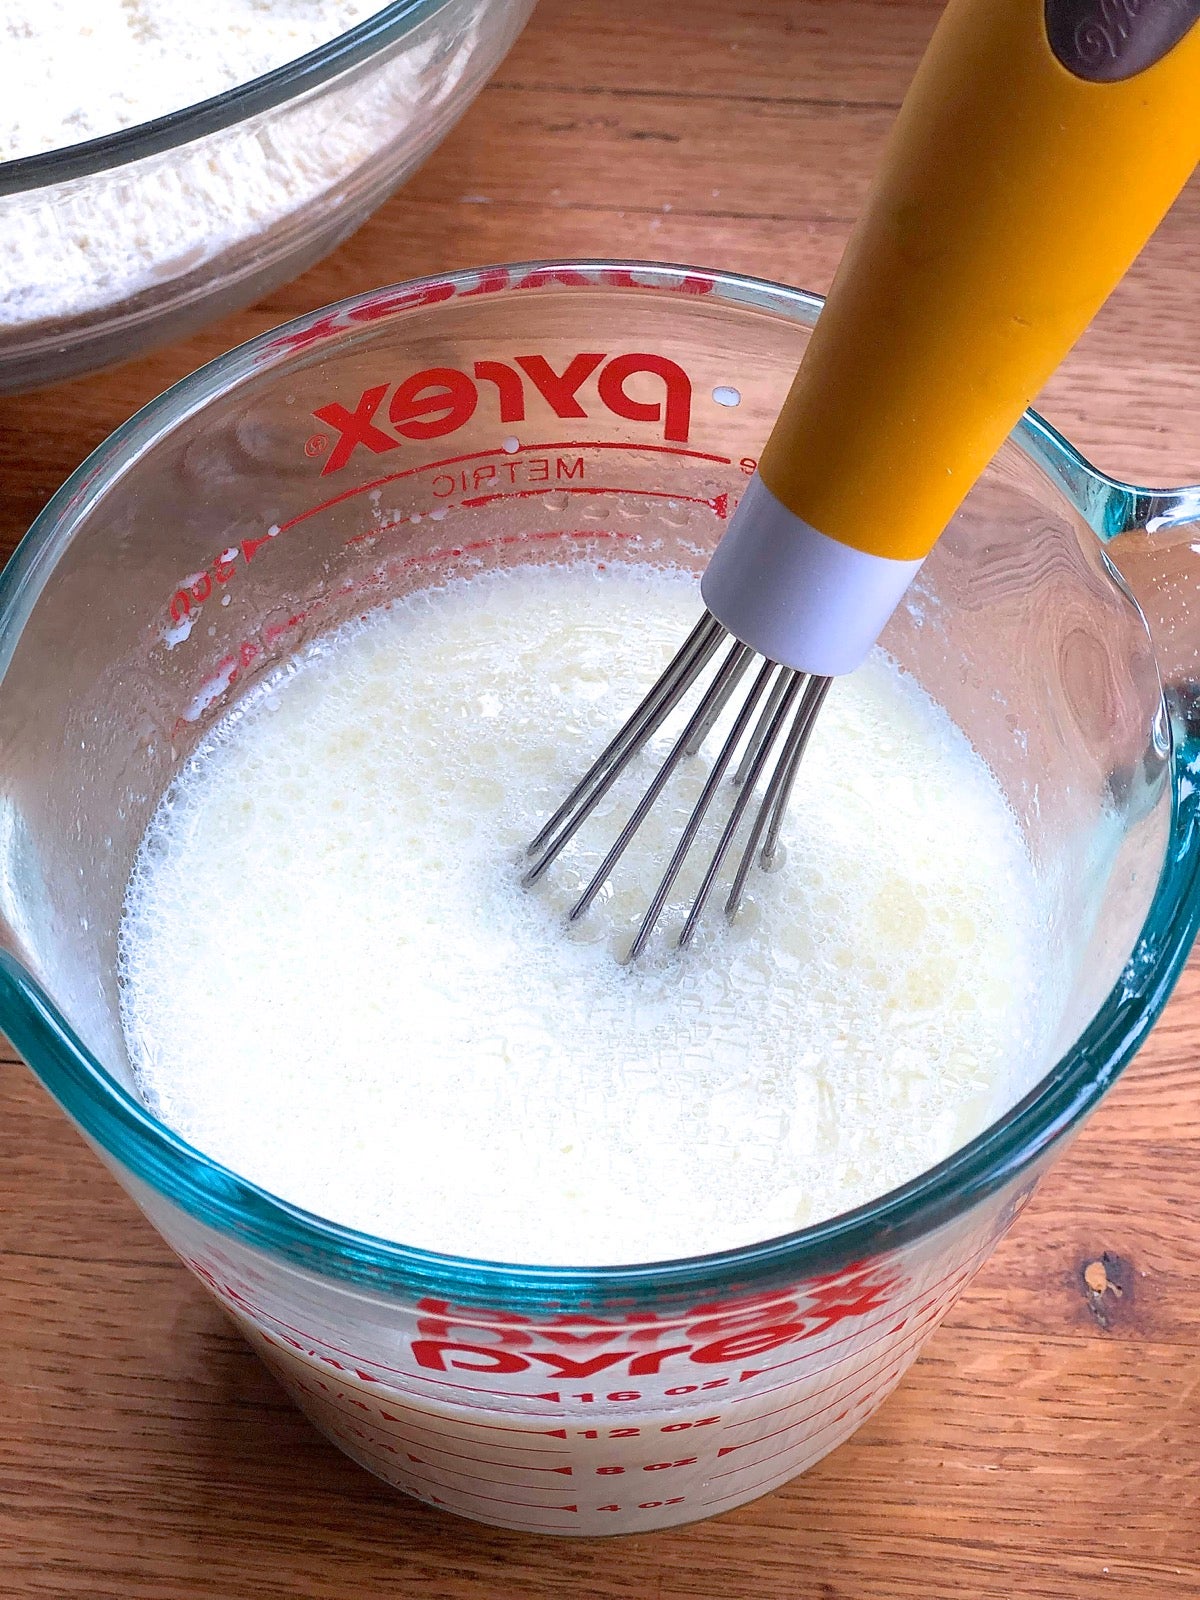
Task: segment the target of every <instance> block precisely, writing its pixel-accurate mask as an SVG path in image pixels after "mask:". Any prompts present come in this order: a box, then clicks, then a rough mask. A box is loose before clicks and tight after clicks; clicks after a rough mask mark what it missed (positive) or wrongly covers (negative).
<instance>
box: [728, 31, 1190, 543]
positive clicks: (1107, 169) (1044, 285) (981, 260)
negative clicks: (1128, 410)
mask: <svg viewBox="0 0 1200 1600" xmlns="http://www.w3.org/2000/svg"><path fill="white" fill-rule="evenodd" d="M1156 7H1157V8H1158V9H1159V11H1161V12H1162V13H1163V17H1162V18H1161V19H1160V20H1161V26H1160V33H1161V28H1162V27H1170V26H1171V17H1170V16H1168V15H1166V13H1168V12H1170V13H1172V14H1173V15H1174V16H1175V17H1176V18H1177V19H1178V20H1177V21H1176V23H1175V28H1176V31H1178V29H1179V28H1181V27H1182V28H1184V29H1186V31H1185V32H1184V33H1183V36H1182V37H1181V38H1179V39H1178V40H1177V41H1176V42H1174V43H1173V44H1170V42H1169V38H1168V39H1167V40H1166V41H1164V40H1162V39H1161V38H1160V39H1159V40H1158V41H1157V45H1156V42H1155V41H1154V40H1150V41H1149V44H1148V45H1146V44H1143V47H1142V54H1145V52H1146V49H1147V48H1151V49H1153V48H1156V47H1157V48H1161V46H1162V43H1163V42H1167V43H1168V46H1169V47H1168V48H1167V49H1166V53H1165V54H1162V55H1160V57H1159V59H1157V60H1154V61H1152V62H1151V64H1149V65H1147V66H1145V67H1144V68H1143V69H1142V70H1140V71H1135V72H1134V73H1133V75H1132V76H1128V77H1123V78H1118V79H1117V80H1116V81H1096V78H1095V76H1085V75H1082V74H1083V73H1085V72H1089V71H1090V72H1091V73H1095V72H1096V71H1101V72H1103V71H1104V70H1105V69H1106V68H1107V70H1108V71H1109V72H1110V73H1111V72H1113V71H1119V70H1120V69H1121V66H1122V49H1123V47H1124V48H1125V50H1126V54H1127V56H1128V55H1129V54H1133V55H1134V56H1135V57H1136V47H1137V43H1138V40H1137V37H1136V28H1137V27H1138V26H1142V27H1145V26H1147V24H1146V23H1145V20H1144V18H1145V14H1146V13H1149V12H1154V11H1155V9H1156ZM1198 11H1200V7H1197V6H1189V3H1188V0H1075V3H1074V4H1072V3H1070V0H1064V3H1056V0H950V4H949V5H948V6H947V8H946V11H945V14H944V15H943V17H942V19H941V22H940V24H939V26H938V28H937V31H936V33H935V35H934V38H933V41H932V43H931V45H930V47H929V50H928V53H927V54H926V56H925V58H924V60H923V61H922V63H921V66H920V69H919V71H918V73H917V76H916V78H915V80H914V82H913V85H912V88H911V89H910V91H909V94H908V96H907V97H906V99H905V101H904V105H903V108H902V110H901V112H900V115H899V118H898V120H897V122H896V125H895V128H894V130H893V132H892V134H891V137H890V139H889V142H888V145H887V148H886V151H885V153H884V157H883V162H882V166H881V168H880V170H879V173H878V176H877V177H876V180H875V183H874V186H873V188H872V190H871V194H870V197H869V200H868V202H867V206H866V209H865V211H864V213H863V215H862V217H861V219H860V221H859V223H858V225H857V226H856V228H855V230H854V233H853V235H852V237H851V240H850V243H849V246H848V247H847V250H846V253H845V256H844V257H843V260H842V263H841V266H840V268H839V270H838V273H837V276H836V278H835V280H834V284H833V288H832V290H831V292H830V295H829V300H828V304H827V307H826V309H825V311H824V313H823V314H822V316H821V318H820V321H819V324H818V326H817V328H816V330H815V331H814V333H813V336H812V340H811V342H810V344H809V347H808V350H807V352H806V354H805V357H804V361H803V363H802V366H801V369H800V371H799V373H798V375H797V377H796V380H795V383H794V384H793V387H792V389H791V392H790V394H789V395H788V398H787V402H786V404H785V405H784V407H783V411H782V413H781V415H780V417H779V420H778V422H777V424H776V426H775V429H774V431H773V432H772V434H771V437H770V441H769V443H768V444H767V446H766V449H765V450H764V452H763V455H762V458H761V462H760V467H759V470H760V473H761V476H762V478H763V481H764V482H765V484H766V485H767V486H768V488H770V489H771V490H772V491H773V493H774V495H775V496H776V498H777V499H778V500H780V501H781V502H782V503H783V505H785V506H786V507H788V508H789V509H790V510H791V511H793V512H794V513H795V514H796V515H797V516H799V517H801V518H803V519H804V521H805V522H806V523H808V524H809V525H811V526H812V527H814V528H817V529H819V530H820V531H821V533H823V534H825V535H826V536H827V537H829V538H832V539H835V540H838V541H840V542H842V543H844V544H847V545H850V546H852V547H854V548H855V549H858V550H861V551H866V552H870V553H873V554H876V555H881V556H886V557H890V558H892V559H896V560H902V561H908V560H912V559H916V558H920V557H922V556H924V555H925V554H926V553H927V552H928V551H929V549H930V548H931V547H932V545H933V543H934V541H935V540H936V539H937V537H938V535H939V534H940V533H941V531H942V529H943V528H944V527H945V525H946V524H947V522H948V521H949V520H950V518H951V516H952V515H953V514H954V512H955V510H956V509H957V507H958V505H959V503H960V502H961V500H962V498H963V496H964V495H965V494H966V492H967V491H968V489H969V488H970V487H971V485H972V484H973V483H974V481H975V479H976V478H977V477H978V476H979V474H980V473H981V472H982V471H983V469H984V467H985V466H986V465H987V463H988V461H989V460H990V459H991V457H992V456H993V455H994V454H995V452H996V451H997V450H998V449H999V447H1000V445H1001V443H1002V442H1003V440H1004V438H1005V436H1006V435H1007V434H1008V432H1009V431H1010V429H1011V428H1012V427H1013V425H1014V424H1015V422H1016V421H1017V419H1018V417H1019V416H1020V414H1021V412H1022V411H1023V410H1024V408H1025V406H1026V405H1027V404H1028V403H1029V401H1030V400H1031V399H1032V398H1033V396H1034V395H1035V394H1036V392H1037V391H1038V390H1039V389H1040V388H1041V386H1042V385H1043V384H1044V383H1045V381H1046V379H1047V378H1048V377H1049V376H1050V374H1051V372H1052V371H1053V370H1054V368H1055V367H1056V366H1057V365H1058V363H1059V362H1060V361H1061V360H1062V358H1063V356H1064V355H1065V354H1066V352H1067V350H1068V349H1069V348H1070V346H1071V345H1072V344H1073V343H1074V342H1075V340H1076V339H1077V338H1078V337H1079V335H1080V333H1081V332H1082V331H1083V329H1084V328H1085V327H1086V325H1087V323H1088V322H1089V321H1090V319H1091V318H1092V316H1093V315H1094V314H1095V312H1096V311H1097V309H1098V308H1099V307H1100V305H1101V304H1102V302H1103V301H1104V300H1105V298H1106V297H1107V296H1108V294H1109V293H1110V292H1111V290H1112V289H1113V288H1114V287H1115V285H1116V284H1117V282H1118V281H1119V279H1120V278H1121V276H1122V275H1123V274H1124V273H1125V271H1126V270H1127V268H1128V267H1129V265H1130V263H1131V262H1132V261H1133V259H1134V257H1135V256H1136V255H1137V253H1138V251H1139V250H1140V249H1141V247H1142V245H1143V244H1144V243H1145V242H1146V240H1147V239H1148V238H1149V236H1150V234H1151V233H1152V232H1153V230H1154V229H1155V227H1156V226H1157V225H1158V223H1159V222H1160V221H1161V219H1162V217H1163V216H1164V214H1165V213H1166V211H1167V209H1168V207H1169V206H1170V205H1171V202H1172V201H1173V200H1174V199H1175V197H1176V195H1177V194H1178V193H1179V191H1180V189H1181V188H1182V187H1183V185H1184V183H1185V182H1186V181H1187V178H1188V175H1189V173H1190V172H1191V171H1192V169H1193V168H1194V167H1195V165H1196V163H1197V161H1198V160H1200V27H1197V26H1194V25H1191V26H1189V23H1190V22H1194V19H1195V17H1196V15H1197V12H1198ZM1139 17H1141V18H1142V19H1143V20H1142V21H1141V22H1140V23H1139ZM1056 23H1057V25H1058V35H1059V38H1058V42H1059V47H1060V51H1061V53H1063V54H1064V55H1065V56H1066V57H1067V59H1068V60H1069V61H1070V62H1071V63H1072V66H1067V65H1064V64H1063V61H1062V60H1060V59H1059V58H1058V56H1057V55H1056V54H1055V50H1054V47H1053V46H1052V44H1051V39H1050V36H1049V35H1050V28H1052V27H1053V26H1054V25H1055V24H1056ZM1048 24H1049V25H1050V27H1049V28H1048ZM1072 24H1074V27H1073V29H1072ZM1133 65H1134V66H1135V67H1136V65H1137V61H1136V59H1134V61H1133ZM1072 68H1074V70H1072Z"/></svg>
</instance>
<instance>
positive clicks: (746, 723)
mask: <svg viewBox="0 0 1200 1600" xmlns="http://www.w3.org/2000/svg"><path fill="white" fill-rule="evenodd" d="M725 640H729V641H730V643H729V647H728V649H727V650H726V652H725V654H724V657H723V659H722V660H721V662H720V664H719V666H718V667H717V670H716V673H715V675H714V676H713V678H712V681H711V682H710V683H709V685H708V687H707V688H706V689H705V691H704V693H703V695H702V696H701V699H700V701H699V704H698V705H697V706H696V708H695V710H694V711H693V712H692V714H691V716H690V717H689V718H688V721H687V723H686V725H685V726H684V729H683V731H682V733H680V735H679V736H678V738H677V739H676V740H675V742H674V744H673V745H672V747H671V749H670V751H669V752H668V754H667V756H666V758H665V760H664V761H663V762H662V764H661V766H660V767H659V769H658V771H657V773H656V774H655V776H654V778H653V780H652V781H651V783H650V785H649V787H648V788H647V789H646V791H645V793H644V794H643V795H642V797H641V799H640V800H639V802H638V804H637V805H636V806H635V807H634V809H633V811H632V812H631V814H630V816H629V818H628V820H627V821H626V823H625V825H624V827H623V828H622V829H621V831H620V833H619V834H618V835H617V837H616V840H615V841H614V843H613V845H612V847H611V848H610V849H609V851H608V853H607V855H605V857H604V859H603V861H602V862H601V863H600V865H599V866H598V867H597V868H596V870H595V872H594V873H593V874H592V876H591V878H590V879H589V880H588V882H587V885H586V887H585V888H584V890H583V893H582V894H581V895H580V896H579V898H578V899H577V900H576V901H575V903H574V905H573V906H572V907H571V910H570V912H569V913H568V916H569V919H570V920H571V921H572V922H574V921H576V920H577V919H578V918H579V917H581V916H583V914H584V913H585V912H586V911H587V909H588V907H589V906H590V905H591V904H592V902H593V900H594V899H595V898H596V896H597V895H598V894H599V892H600V890H601V889H602V888H603V886H604V884H605V883H606V882H607V880H608V878H609V877H610V875H611V874H612V871H613V869H614V867H615V866H616V865H617V863H618V862H619V861H620V859H621V857H622V856H623V855H624V853H625V851H626V849H627V848H628V846H629V843H630V841H631V840H632V839H633V837H634V835H635V834H636V833H637V831H638V829H639V828H640V827H641V825H642V823H643V822H644V821H645V820H646V817H647V816H648V815H649V813H650V810H651V807H652V806H653V805H654V803H655V801H656V800H657V799H658V797H659V796H660V795H661V794H662V792H663V790H664V789H665V788H666V786H667V784H668V783H669V782H670V779H671V777H672V775H673V774H674V773H675V771H676V769H677V768H678V766H679V764H680V762H681V761H682V760H683V759H684V757H685V756H693V755H695V754H696V753H697V752H698V751H699V749H700V747H701V745H702V744H703V743H704V741H705V740H706V739H707V738H708V736H709V734H710V733H711V732H712V730H713V728H714V727H715V726H716V723H717V720H718V719H719V717H720V716H721V713H722V712H723V711H724V710H725V708H726V706H727V705H728V704H729V701H730V700H731V698H732V696H733V694H734V691H735V690H736V689H737V687H738V684H739V683H740V682H741V680H742V679H743V678H744V677H745V675H746V673H747V672H748V670H749V669H750V667H751V664H752V663H753V661H754V660H755V659H756V655H757V653H756V652H755V651H754V650H752V649H751V648H750V646H749V645H745V644H742V643H741V642H740V640H738V639H736V638H733V636H732V635H730V634H729V633H728V632H727V630H726V629H725V628H724V627H722V625H721V624H720V623H719V622H718V621H717V619H716V618H715V617H714V616H712V615H711V613H709V612H707V611H706V612H705V613H704V615H703V616H702V617H701V619H700V621H699V622H698V623H697V624H696V626H695V628H693V630H692V632H691V633H690V634H689V635H688V637H687V639H686V640H685V641H684V643H683V645H682V647H681V648H680V650H679V651H678V653H677V654H676V656H675V657H674V659H673V660H672V661H671V663H670V665H669V666H668V667H667V669H666V671H665V672H664V673H663V674H662V676H661V677H660V678H659V679H658V681H657V682H656V683H655V684H654V686H653V688H652V689H651V690H650V692H649V693H648V694H647V695H646V697H645V699H643V700H642V702H641V704H640V705H639V706H638V707H637V709H636V710H635V711H634V713H633V715H632V716H631V717H630V718H629V720H628V721H627V722H626V723H625V724H624V726H623V727H622V728H621V729H620V731H619V732H618V733H617V734H616V736H615V737H614V738H613V739H612V741H611V742H610V743H609V744H608V745H607V746H606V747H605V749H604V750H603V751H602V752H601V753H600V755H599V756H598V757H597V759H596V760H595V761H594V762H593V764H592V765H591V767H589V768H588V770H587V772H586V773H584V775H583V777H582V778H581V779H580V781H579V782H578V783H577V784H576V785H575V787H574V788H573V789H572V790H571V792H570V794H569V795H568V796H567V797H566V799H565V800H564V801H563V803H562V804H561V805H560V806H559V808H558V810H557V811H556V812H555V813H554V815H553V816H552V817H551V818H550V820H549V821H548V822H547V823H546V825H545V826H544V827H543V828H542V830H541V831H540V833H538V835H537V837H536V838H534V839H533V840H531V841H530V844H529V846H528V848H527V854H528V855H529V856H531V857H533V858H535V859H534V861H533V865H532V866H531V867H530V868H529V869H528V870H527V872H526V873H525V875H524V880H523V881H524V882H525V883H527V884H532V883H536V881H537V880H538V879H539V878H540V877H541V876H542V874H543V873H544V872H545V871H546V869H547V868H548V867H549V866H550V865H551V863H552V862H553V861H555V860H556V859H557V857H558V856H559V855H560V854H561V853H562V851H563V850H564V849H565V848H566V846H567V845H568V844H569V843H570V841H571V840H572V839H573V838H574V837H575V835H576V833H578V831H579V829H580V828H581V827H582V825H583V823H584V822H585V821H586V820H587V818H588V817H589V816H590V815H591V814H592V812H593V811H594V810H595V808H596V806H597V805H598V804H599V803H600V801H601V800H602V799H603V798H604V796H605V795H606V794H607V793H608V792H609V790H610V789H611V788H612V787H613V785H614V784H615V783H616V781H617V779H618V778H619V777H620V776H621V774H622V773H623V772H624V771H625V769H626V768H627V767H628V766H629V764H630V763H631V762H632V761H633V760H634V758H635V757H636V756H637V755H638V753H639V752H640V751H641V750H642V749H643V748H644V747H645V745H646V744H647V742H648V741H649V740H650V739H651V738H652V737H653V735H654V734H655V733H656V732H657V731H658V729H659V728H660V727H661V726H662V724H663V723H664V722H665V721H666V719H667V718H668V717H669V716H670V715H671V713H672V712H673V711H674V710H675V709H676V708H677V707H678V706H679V705H680V704H681V703H682V701H683V700H684V698H685V696H686V695H687V694H688V692H689V690H690V689H692V688H693V686H694V685H695V684H696V683H697V682H698V680H699V679H700V677H701V675H702V674H703V672H704V670H705V668H706V667H707V666H708V665H709V663H710V662H711V661H712V660H713V658H714V656H716V655H717V654H718V652H719V651H720V649H721V645H722V643H723V642H724V641H725ZM757 659H758V661H759V662H760V665H759V667H758V669H757V671H756V672H755V674H754V677H753V679H752V682H751V685H750V689H749V692H748V693H747V695H746V697H745V699H744V700H743V702H742V705H741V707H740V708H739V710H738V713H737V715H736V717H735V718H734V721H733V725H732V726H731V728H730V729H729V732H728V733H727V734H726V736H725V738H724V740H723V741H722V743H721V747H720V750H719V751H718V753H717V756H716V759H715V761H714V763H713V766H712V770H711V771H710V772H709V775H708V777H707V779H706V780H705V783H704V787H703V789H702V790H701V792H700V796H699V798H698V799H697V801H696V803H695V805H694V807H693V808H692V811H691V814H690V815H689V817H688V820H687V823H686V825H685V827H684V829H683V832H682V834H681V835H680V838H679V842H678V844H677V845H676V848H675V851H674V853H673V854H672V856H671V858H670V861H669V862H668V863H667V868H666V871H665V872H664V873H663V875H662V878H661V879H660V880H659V883H658V887H657V888H656V889H655V891H654V894H653V896H652V897H651V900H650V904H649V906H648V908H647V910H646V913H645V916H644V917H643V918H642V922H641V925H640V927H639V928H638V931H637V934H636V936H635V938H634V941H633V944H632V946H631V947H630V950H629V955H628V957H627V958H626V959H627V960H630V961H632V960H635V959H636V958H637V957H638V956H639V955H640V954H641V953H642V951H643V950H644V949H645V947H646V944H647V942H648V941H649V939H650V936H651V934H652V933H653V931H654V928H655V926H656V924H657V922H658V919H659V917H660V916H661V915H662V911H663V907H664V906H665V905H666V903H667V898H668V896H669V895H670V892H671V889H672V886H673V885H674V883H675V880H676V878H677V877H678V876H679V873H680V870H681V869H682V867H683V864H684V862H685V861H686V859H687V857H688V855H689V854H690V852H691V848H692V845H693V844H694V843H695V840H696V836H697V835H698V834H699V832H700V829H701V826H702V825H703V822H704V819H705V817H706V816H707V814H708V811H709V809H710V807H711V805H712V802H713V800H714V798H715V797H716V795H717V792H718V790H719V789H720V787H721V784H722V782H723V780H724V778H725V776H726V774H727V773H728V771H729V769H730V767H731V766H732V765H733V762H734V758H735V757H736V756H737V755H738V752H739V749H740V751H741V755H740V759H739V761H738V765H737V767H736V769H735V771H734V774H733V787H734V788H735V790H736V798H735V799H734V802H733V805H732V807H731V808H730V812H729V816H728V817H727V819H726V821H725V825H724V827H723V829H722V830H721V834H720V837H719V838H718V840H717V844H716V847H715V849H714V851H713V854H712V857H711V858H710V860H709V863H708V866H707V867H706V869H705V872H704V876H703V878H702V879H701V882H700V887H699V889H698V890H697V892H696V895H695V898H694V899H693V901H692V904H691V908H690V909H689V911H688V914H687V917H686V919H685V921H684V924H683V928H682V930H681V932H680V935H679V944H680V945H681V946H685V945H687V944H688V943H689V942H690V940H691V938H692V936H693V934H694V933H695V931H696V927H697V924H698V922H699V920H700V916H701V913H702V912H703V910H704V907H705V905H706V904H707V902H708V900H709V898H710V896H711V894H712V891H713V888H714V886H715V884H716V881H717V877H718V875H719V873H720V871H721V868H722V866H723V864H724V862H725V858H726V856H727V855H728V854H729V851H730V849H731V848H732V846H733V844H734V841H735V839H736V837H737V834H738V831H739V829H740V827H741V825H742V822H743V820H744V818H745V816H746V813H747V811H748V810H749V808H750V805H751V802H752V801H753V799H754V795H755V793H756V791H757V788H758V785H759V781H760V779H761V778H762V775H763V773H764V771H765V770H766V768H767V764H768V762H769V761H770V760H771V756H772V753H773V752H774V751H776V749H777V748H778V754H777V756H776V759H775V765H774V767H773V769H772V771H771V775H770V777H769V779H768V781H767V784H766V788H765V790H764V791H763V795H762V798H761V800H760V802H759V806H758V810H757V812H756V813H755V816H754V820H753V823H752V824H751V827H750V831H749V834H748V835H747V837H746V841H745V844H744V845H743V848H742V854H741V858H740V860H739V862H738V866H737V870H736V872H735V873H734V878H733V884H732V887H731V888H730V891H729V894H728V896H727V898H726V901H725V914H726V916H727V917H729V918H731V919H732V918H733V917H735V916H736V915H737V913H738V910H739V909H740V907H741V904H742V901H743V899H744V898H745V889H746V879H747V876H748V875H749V872H750V868H751V866H752V865H753V863H754V858H755V855H756V853H757V854H758V857H759V860H760V862H761V864H762V866H764V867H766V868H770V867H771V866H773V865H774V864H775V861H776V858H777V855H778V850H779V835H780V830H781V829H782V826H783V819H784V816H785V815H786V813H787V806H788V800H789V798H790V796H791V792H792V787H793V785H794V783H795V780H796V772H797V770H798V768H799V766H800V761H801V758H802V756H803V754H804V749H805V746H806V744H807V743H808V739H809V735H810V734H811V732H812V729H813V725H814V723H815V722H816V718H817V712H818V711H819V710H820V708H821V703H822V702H823V700H824V699H825V695H826V693H827V692H828V689H829V685H830V683H831V682H832V680H831V679H830V678H824V677H815V676H813V675H811V674H809V673H805V672H798V671H794V670H793V669H792V668H790V667H783V666H780V665H778V663H776V662H774V661H768V660H767V659H766V658H765V657H762V656H757ZM785 728H786V729H787V732H786V734H785V732H784V730H785ZM781 735H782V744H781V743H780V739H781Z"/></svg>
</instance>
